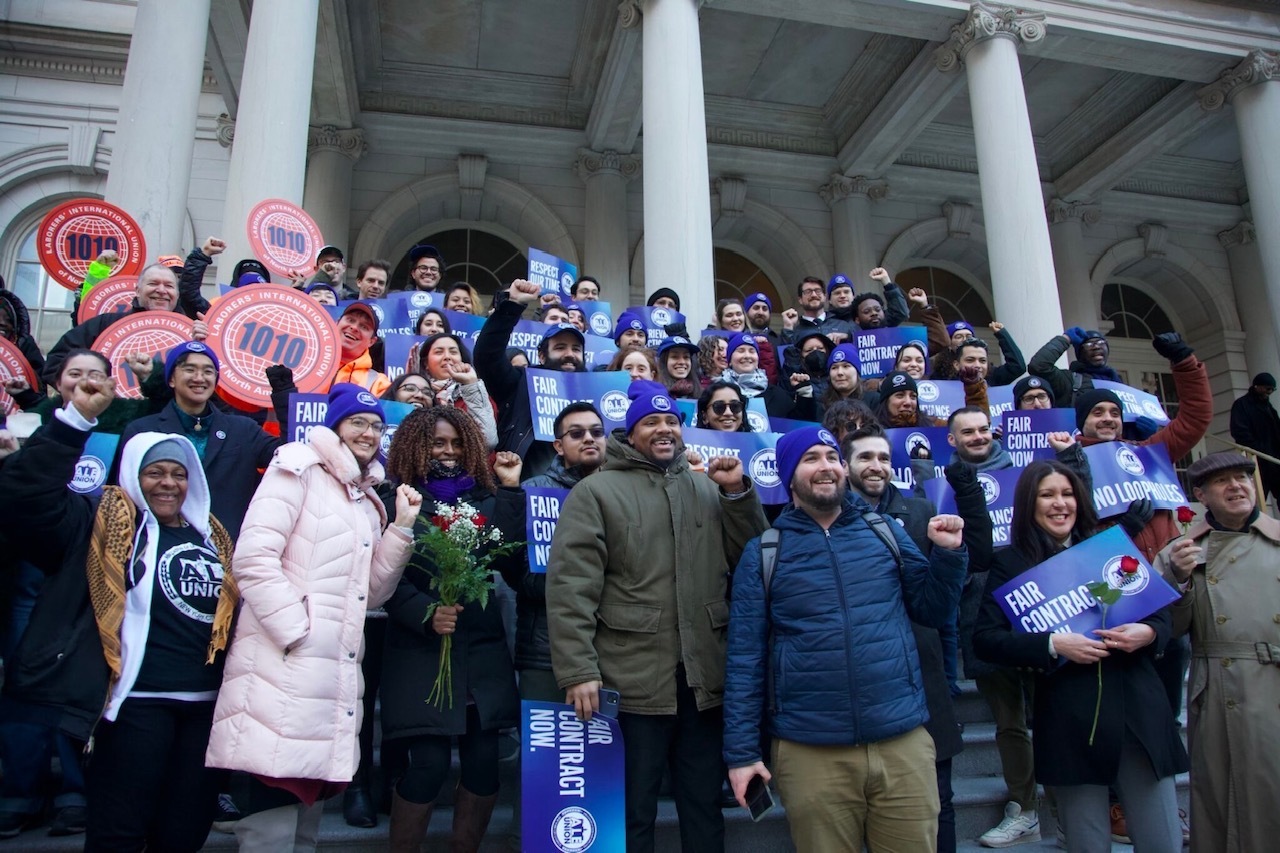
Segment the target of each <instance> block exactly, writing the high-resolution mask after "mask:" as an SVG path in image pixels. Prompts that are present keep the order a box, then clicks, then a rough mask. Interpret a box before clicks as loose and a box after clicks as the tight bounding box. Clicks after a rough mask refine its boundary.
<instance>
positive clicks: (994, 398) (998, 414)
mask: <svg viewBox="0 0 1280 853" xmlns="http://www.w3.org/2000/svg"><path fill="white" fill-rule="evenodd" d="M987 406H988V407H989V408H990V409H991V431H992V432H995V433H999V432H1001V431H1002V430H1003V429H1004V413H1005V412H1010V411H1013V386H1012V385H992V384H990V383H988V384H987Z"/></svg>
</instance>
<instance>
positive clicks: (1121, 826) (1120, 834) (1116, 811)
mask: <svg viewBox="0 0 1280 853" xmlns="http://www.w3.org/2000/svg"><path fill="white" fill-rule="evenodd" d="M1111 840H1112V841H1117V842H1119V843H1120V844H1132V843H1133V842H1132V841H1130V840H1129V825H1128V824H1127V823H1126V822H1125V819H1124V807H1123V806H1121V805H1120V804H1119V803H1115V804H1114V805H1112V806H1111Z"/></svg>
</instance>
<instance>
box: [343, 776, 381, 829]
mask: <svg viewBox="0 0 1280 853" xmlns="http://www.w3.org/2000/svg"><path fill="white" fill-rule="evenodd" d="M342 817H343V818H345V819H346V821H347V825H348V826H355V827H359V828H361V829H372V828H373V827H375V826H377V825H378V813H377V810H376V809H374V807H373V798H372V797H370V796H369V786H368V785H366V784H365V783H364V782H363V781H353V782H352V783H351V784H350V785H348V786H347V790H346V791H345V792H343V794H342Z"/></svg>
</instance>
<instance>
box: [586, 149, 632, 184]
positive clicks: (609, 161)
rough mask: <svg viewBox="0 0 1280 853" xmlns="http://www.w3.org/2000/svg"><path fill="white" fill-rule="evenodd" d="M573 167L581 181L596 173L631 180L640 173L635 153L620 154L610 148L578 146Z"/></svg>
mask: <svg viewBox="0 0 1280 853" xmlns="http://www.w3.org/2000/svg"><path fill="white" fill-rule="evenodd" d="M573 168H574V169H575V170H576V171H577V173H578V177H579V178H581V179H582V181H583V183H586V182H587V181H588V180H590V179H591V178H594V177H595V176H596V175H621V176H622V177H624V178H626V179H627V180H628V181H632V180H635V179H636V178H637V177H639V175H640V158H639V157H638V156H636V155H635V154H620V153H618V152H617V151H614V150H612V149H610V150H608V151H592V150H591V149H590V148H579V149H578V159H576V160H574V161H573Z"/></svg>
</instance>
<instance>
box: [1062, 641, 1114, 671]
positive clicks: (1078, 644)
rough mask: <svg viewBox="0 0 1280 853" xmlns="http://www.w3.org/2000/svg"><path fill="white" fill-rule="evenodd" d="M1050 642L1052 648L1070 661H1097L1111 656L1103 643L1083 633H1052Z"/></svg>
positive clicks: (1087, 662) (1085, 662)
mask: <svg viewBox="0 0 1280 853" xmlns="http://www.w3.org/2000/svg"><path fill="white" fill-rule="evenodd" d="M1052 643H1053V650H1054V651H1056V652H1057V653H1058V654H1059V655H1060V656H1061V657H1064V658H1066V659H1067V660H1069V661H1071V662H1072V663H1084V664H1089V663H1097V662H1098V661H1100V660H1102V659H1103V658H1106V657H1111V653H1110V652H1108V651H1107V646H1106V644H1105V643H1103V642H1102V641H1101V640H1094V639H1092V638H1090V637H1086V636H1085V635H1084V634H1054V635H1053V640H1052Z"/></svg>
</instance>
